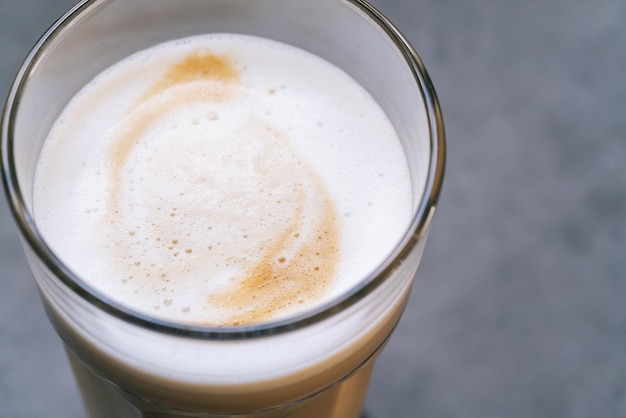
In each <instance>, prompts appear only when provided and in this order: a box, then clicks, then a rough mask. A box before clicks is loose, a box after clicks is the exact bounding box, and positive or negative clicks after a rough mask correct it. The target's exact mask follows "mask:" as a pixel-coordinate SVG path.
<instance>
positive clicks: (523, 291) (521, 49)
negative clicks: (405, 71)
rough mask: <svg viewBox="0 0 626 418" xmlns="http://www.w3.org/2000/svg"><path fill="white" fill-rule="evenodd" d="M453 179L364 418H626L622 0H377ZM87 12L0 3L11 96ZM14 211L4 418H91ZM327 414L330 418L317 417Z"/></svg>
mask: <svg viewBox="0 0 626 418" xmlns="http://www.w3.org/2000/svg"><path fill="white" fill-rule="evenodd" d="M371 2H372V3H373V4H374V5H375V6H376V7H377V8H378V9H379V10H380V11H382V12H383V13H384V14H385V15H387V16H388V17H389V18H390V19H391V20H392V21H393V22H394V23H395V24H396V25H397V26H398V27H399V29H400V30H401V31H402V32H403V33H404V34H405V35H406V36H407V38H408V39H409V40H410V41H411V42H412V44H413V45H414V47H415V48H416V50H417V51H418V53H419V55H420V56H421V58H422V59H423V61H424V63H425V65H426V67H427V68H428V71H429V73H430V76H431V78H432V80H433V82H434V85H435V87H436V89H437V92H438V94H439V99H440V102H441V106H442V110H443V114H444V119H445V122H446V130H447V139H448V166H447V174H446V179H445V183H444V190H443V194H442V197H441V200H440V205H439V211H438V213H437V216H436V217H435V222H434V224H433V227H432V232H431V235H430V239H429V242H428V245H427V248H426V252H425V254H424V259H423V262H422V265H421V267H420V271H419V273H418V277H417V281H416V284H415V286H414V288H413V293H412V298H411V301H410V303H409V306H408V308H407V311H406V313H405V315H404V317H403V319H402V321H401V323H400V325H399V327H398V329H397V331H396V333H395V335H394V338H392V340H391V342H390V344H389V345H388V347H387V348H386V350H385V351H384V353H383V355H382V357H381V358H380V360H379V361H378V363H377V368H376V371H375V375H374V378H373V380H372V383H371V386H370V393H369V397H368V400H367V403H366V416H367V417H368V418H420V417H426V418H430V417H432V418H444V417H446V418H447V417H476V418H478V417H480V418H488V417H515V418H517V417H534V418H543V417H546V418H547V417H550V418H555V417H576V418H579V417H581V418H582V417H624V416H626V303H625V302H626V77H625V74H626V2H624V1H623V0H596V1H593V2H592V1H588V0H544V1H539V0H527V1H513V0H500V1H498V0H465V1H461V0H457V1H453V0H371ZM73 3H74V1H73V0H54V1H50V0H0V54H1V58H0V98H1V99H2V100H4V98H5V97H6V95H7V93H8V90H9V88H10V84H11V82H12V79H13V77H14V75H15V73H16V72H17V70H18V67H19V65H20V63H21V61H22V60H23V58H24V57H25V56H26V54H27V52H28V50H29V49H30V48H31V47H32V45H33V44H34V43H35V42H36V40H37V39H38V37H39V36H40V35H41V34H42V33H43V32H44V31H45V29H46V28H48V27H49V26H50V25H51V24H52V23H53V22H54V21H55V20H56V18H58V17H59V16H60V15H61V14H62V13H63V12H64V11H65V10H67V9H68V8H69V7H71V5H72V4H73ZM84 416H85V415H84V412H83V410H82V406H81V403H80V398H79V396H78V392H77V388H76V386H75V383H74V381H73V377H72V375H71V372H70V370H69V366H68V364H67V360H66V359H65V355H64V353H63V350H62V346H61V343H60V341H59V340H58V338H57V336H56V335H55V333H54V331H53V330H52V327H51V326H50V325H49V323H48V321H47V319H46V318H45V314H44V313H43V310H42V308H41V305H40V302H39V299H38V295H37V291H36V289H35V285H34V280H33V279H32V278H31V277H30V273H29V270H28V267H27V264H26V261H25V258H24V256H23V254H22V249H21V247H20V243H19V240H18V235H17V229H16V227H14V225H13V220H12V218H11V216H10V214H9V210H8V207H7V204H6V202H5V200H4V199H1V200H0V417H7V418H9V417H10V418H14V417H28V418H43V417H64V418H80V417H84ZM320 418H323V417H320Z"/></svg>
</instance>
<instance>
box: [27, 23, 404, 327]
mask: <svg viewBox="0 0 626 418" xmlns="http://www.w3.org/2000/svg"><path fill="white" fill-rule="evenodd" d="M410 187H411V186H410V180H409V174H408V168H407V164H406V160H405V156H404V153H403V150H402V147H401V145H400V141H399V139H398V138H397V134H396V133H395V131H394V129H393V127H392V125H391V123H390V122H389V120H388V119H387V117H386V115H385V113H384V112H383V111H382V110H381V109H380V107H379V106H378V104H377V103H376V102H375V101H374V100H373V99H372V98H371V97H370V96H369V95H368V93H367V92H366V91H365V90H364V89H363V88H362V87H361V86H360V85H358V84H357V83H356V82H355V81H354V80H352V79H351V78H350V77H349V76H348V75H346V74H345V73H344V72H342V71H341V70H339V69H338V68H337V67H334V66H333V65H331V64H330V63H328V62H326V61H324V60H322V59H321V58H319V57H316V56H314V55H312V54H310V53H307V52H305V51H303V50H300V49H296V48H294V47H291V46H288V45H285V44H282V43H278V42H275V41H271V40H268V39H263V38H256V37H251V36H244V35H234V34H213V35H203V36H196V37H192V38H185V39H181V40H176V41H171V42H168V43H165V44H160V45H158V46H156V47H153V48H151V49H148V50H145V51H142V52H139V53H137V54H135V55H133V56H131V57H129V58H126V59H125V60H123V61H121V62H120V63H118V64H116V65H115V66H113V67H111V68H110V69H109V70H107V71H105V72H104V73H102V74H101V75H99V76H98V77H96V78H95V79H94V81H92V82H91V83H90V84H88V85H87V86H86V87H85V88H84V89H83V90H82V91H81V92H79V93H78V94H77V95H76V96H75V98H74V99H73V100H72V101H71V102H70V103H69V105H68V106H67V107H66V109H65V111H64V112H63V113H62V114H61V116H60V117H59V119H58V121H57V122H56V124H55V125H54V127H53V129H52V130H51V133H50V135H49V137H48V139H47V140H46V143H45V145H44V149H43V151H42V154H41V158H40V161H39V166H38V170H37V176H36V182H35V193H34V196H35V197H34V205H35V214H36V219H37V222H38V225H39V228H40V230H41V231H42V234H43V236H44V238H45V239H46V241H47V242H48V244H49V245H50V246H51V247H52V248H53V249H54V250H55V252H56V253H57V254H58V255H59V256H60V258H61V259H62V260H63V261H64V262H65V263H66V264H67V265H68V266H69V267H70V268H71V269H72V270H73V271H74V272H75V273H76V274H77V275H78V276H79V277H81V278H82V279H84V280H85V281H86V282H87V283H88V284H89V285H90V286H91V287H93V288H95V289H97V291H99V292H101V293H103V294H105V295H106V296H107V297H108V298H112V299H113V300H116V301H117V302H119V303H121V304H123V305H126V306H128V307H130V308H131V309H134V310H137V311H140V312H142V313H143V314H146V315H149V316H153V317H156V318H161V319H166V320H169V321H174V322H180V323H186V324H192V325H209V326H237V325H248V324H256V323H262V322H267V321H271V320H276V319H281V318H286V317H288V316H292V315H294V314H298V313H301V312H304V311H306V310H310V309H313V308H315V307H316V306H319V305H320V304H323V303H325V302H327V301H329V300H332V299H333V298H335V297H338V296H339V295H341V294H343V293H344V292H346V291H348V290H349V289H351V288H352V287H354V286H355V285H357V284H358V283H359V282H360V281H361V280H362V279H363V278H364V277H366V275H367V274H368V273H370V272H371V271H372V270H373V269H374V268H375V267H376V266H377V265H379V264H380V262H381V261H382V260H383V259H384V258H385V257H386V256H387V255H388V254H389V253H390V251H391V250H392V249H393V247H394V246H395V245H396V243H397V242H398V240H399V238H400V237H401V236H402V234H403V233H404V230H405V228H406V225H407V224H408V223H409V220H410V216H411V209H412V208H411V205H412V204H411V189H410Z"/></svg>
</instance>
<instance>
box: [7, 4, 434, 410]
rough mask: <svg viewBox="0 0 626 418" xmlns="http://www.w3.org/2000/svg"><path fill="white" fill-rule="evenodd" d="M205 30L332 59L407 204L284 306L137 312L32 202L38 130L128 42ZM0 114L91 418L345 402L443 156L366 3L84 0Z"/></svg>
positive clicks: (127, 49)
mask: <svg viewBox="0 0 626 418" xmlns="http://www.w3.org/2000/svg"><path fill="white" fill-rule="evenodd" d="M211 32H231V33H243V34H251V35H256V36H261V37H266V38H270V39H274V40H277V41H281V42H284V43H288V44H291V45H294V46H296V47H300V48H302V49H305V50H308V51H310V52H312V53H314V54H317V55H319V56H321V57H323V58H325V59H326V60H328V61H330V62H332V63H334V64H335V65H337V66H338V67H340V68H342V69H343V70H344V71H346V72H347V73H348V74H350V75H351V76H352V77H353V78H354V79H356V80H357V81H358V82H359V83H361V84H362V85H363V86H364V87H365V88H366V89H367V90H368V91H369V92H370V93H371V94H372V96H373V97H374V98H375V99H376V100H377V101H378V103H379V104H380V106H381V107H382V108H383V109H384V110H385V111H386V113H387V115H388V116H389V118H390V120H391V121H392V123H393V125H394V127H395V129H396V130H397V132H398V134H399V136H400V138H401V141H402V145H403V147H404V151H405V154H406V159H407V162H408V166H409V169H410V175H411V180H412V193H413V208H412V218H411V221H410V224H408V225H407V226H406V231H405V233H404V236H403V237H402V239H401V241H400V242H399V244H398V245H397V247H396V248H395V249H394V250H393V252H392V253H391V255H390V256H389V257H388V258H387V259H386V260H385V261H384V262H383V263H382V264H381V265H379V266H378V267H377V268H376V269H375V270H374V271H372V272H371V273H370V274H369V275H368V276H367V277H364V278H363V280H362V281H361V282H360V283H359V284H358V285H357V286H355V287H354V288H353V289H351V290H350V291H349V292H347V293H346V294H344V295H342V296H340V297H338V298H336V299H334V300H332V301H329V302H328V303H326V304H325V305H323V306H321V307H320V308H317V309H315V310H313V311H310V312H306V313H304V314H300V315H298V316H295V317H292V318H288V319H285V320H280V321H274V322H270V323H265V324H261V325H252V326H243V327H222V328H211V327H200V326H191V325H181V324H178V323H173V322H167V321H164V320H160V319H155V318H151V317H149V316H147V315H145V314H141V313H138V312H135V311H133V310H131V309H129V308H127V307H125V306H121V305H119V304H118V303H116V302H113V301H112V300H110V299H109V298H108V297H107V296H105V295H103V294H102V293H100V292H99V291H97V290H95V289H93V288H91V287H90V286H89V285H88V284H86V282H85V281H84V280H83V279H82V278H81V277H78V276H77V275H75V274H74V273H73V272H72V271H71V270H70V269H69V268H68V267H67V266H66V265H64V264H63V263H62V262H61V261H60V260H59V258H57V256H56V255H55V253H54V252H53V251H51V249H50V248H49V247H48V246H47V244H46V242H45V241H44V240H43V239H42V237H41V235H40V232H39V230H38V227H37V222H36V221H35V219H34V217H33V212H32V209H33V207H32V195H33V178H34V172H35V168H36V165H37V160H38V157H39V154H40V151H41V148H42V143H43V141H44V139H45V138H46V136H47V134H48V132H49V130H50V128H51V126H52V124H53V123H54V121H55V120H56V119H57V117H58V116H59V114H60V112H61V111H62V109H63V108H64V106H65V105H66V104H67V103H68V101H69V100H70V99H71V98H72V97H73V96H74V94H75V93H76V92H77V91H78V90H79V89H80V88H81V87H82V86H83V85H84V84H85V83H87V82H88V81H89V80H91V79H92V78H93V77H94V76H95V75H97V74H98V73H100V72H101V71H102V70H104V69H105V68H107V67H109V66H110V65H112V64H113V63H115V62H117V61H119V60H121V59H122V58H124V57H126V56H128V55H130V54H132V53H134V52H136V51H138V50H141V49H145V48H147V47H150V46H153V45H155V44H158V43H161V42H164V41H167V40H171V39H175V38H183V37H187V36H191V35H196V34H202V33H211ZM2 123H3V124H2V167H3V181H4V185H5V188H6V192H7V197H8V200H9V202H10V205H11V208H12V211H13V214H14V216H15V219H16V221H17V224H18V226H19V228H20V231H21V234H22V238H23V242H24V248H25V252H26V254H27V257H28V260H29V263H30V265H31V268H32V271H33V273H34V276H35V279H36V281H37V284H38V287H39V289H40V293H41V297H42V300H43V303H44V305H45V308H46V311H47V313H48V316H49V318H50V320H51V321H52V323H53V325H54V327H55V328H56V330H57V332H58V334H59V335H60V337H61V338H62V340H63V342H64V343H65V346H66V348H67V353H68V356H69V358H70V361H71V364H72V366H73V368H74V372H75V374H76V377H77V379H78V382H79V386H80V388H81V391H82V393H83V398H84V402H85V405H86V408H87V410H88V411H89V414H90V416H91V417H92V418H98V417H103V418H104V417H106V418H110V417H221V416H229V417H299V418H307V417H311V418H312V417H316V418H319V417H326V418H356V417H358V416H359V414H360V411H361V408H362V403H363V399H364V397H365V393H366V389H367V384H368V380H369V376H370V373H371V371H372V366H373V363H374V360H375V358H376V356H377V355H378V353H379V352H380V350H381V349H382V347H383V346H384V344H385V342H386V341H387V339H388V338H389V336H390V334H391V332H392V330H393V328H394V326H395V325H396V323H397V321H398V319H399V318H400V315H401V313H402V311H403V309H404V305H405V303H406V301H407V298H408V295H409V291H410V288H411V284H412V282H413V279H414V276H415V273H416V270H417V267H418V264H419V261H420V258H421V255H422V251H423V248H424V243H425V239H426V235H427V231H428V229H429V225H430V222H431V220H432V217H433V214H434V210H435V205H436V202H437V197H438V195H439V191H440V187H441V182H442V178H443V171H444V159H445V158H444V133H443V122H442V119H441V115H440V111H439V107H438V104H437V99H436V96H435V92H434V90H433V87H432V85H431V83H430V80H429V78H428V75H427V73H426V70H425V69H424V67H423V65H422V63H421V62H420V60H419V58H418V56H417V55H416V53H415V52H414V51H413V49H412V48H411V46H410V45H409V44H408V43H407V41H406V40H405V39H404V38H403V37H402V35H401V34H400V33H399V32H398V31H397V30H396V29H395V28H394V27H393V26H392V24H391V23H390V22H389V21H388V20H387V19H386V18H385V17H383V16H382V15H381V14H380V13H379V12H377V11H376V10H375V9H374V8H373V7H372V6H370V5H369V4H367V3H366V2H365V1H362V0H315V1H311V0H132V1H128V0H94V1H88V0H85V1H82V2H80V3H79V4H77V5H76V6H75V7H74V8H73V9H72V10H70V11H69V12H68V13H67V14H66V15H65V16H63V17H62V18H61V19H60V20H59V21H58V22H57V23H56V24H55V25H54V26H53V27H52V28H50V29H49V30H48V31H47V32H46V33H45V34H44V36H43V37H42V38H41V40H40V41H39V42H38V43H37V44H36V46H35V47H34V49H33V50H32V52H31V53H30V54H29V55H28V57H27V59H26V61H25V63H24V65H23V66H22V68H21V70H20V72H19V74H18V75H17V78H16V81H15V83H14V85H13V88H12V90H11V92H10V94H9V98H8V101H7V105H6V107H5V111H4V115H3V121H2ZM371 239H372V240H376V237H371ZM346 330H348V331H346ZM294 347H297V349H294ZM225 352H228V354H229V355H228V356H227V357H225V356H224V355H223V353H225ZM267 353H273V354H274V355H272V356H268V355H267ZM276 353H280V355H275V354H276ZM226 358H228V359H233V358H235V359H236V361H231V360H228V361H225V359H226Z"/></svg>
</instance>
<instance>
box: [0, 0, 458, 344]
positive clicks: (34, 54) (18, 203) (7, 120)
mask: <svg viewBox="0 0 626 418" xmlns="http://www.w3.org/2000/svg"><path fill="white" fill-rule="evenodd" d="M103 1H106V0H81V1H80V2H79V3H77V4H76V5H75V6H74V7H72V8H71V9H70V10H69V11H67V12H66V13H65V14H64V15H63V16H61V17H60V18H59V19H58V20H57V21H56V22H55V23H54V24H53V25H52V26H51V27H50V28H49V29H48V30H47V31H46V32H45V33H44V34H43V35H42V37H41V38H40V39H39V40H38V41H37V43H36V44H35V46H34V47H33V48H32V49H31V51H30V52H29V54H28V55H27V57H26V59H25V60H24V62H23V63H22V65H21V67H20V69H19V71H18V73H17V75H16V77H15V80H14V82H13V84H12V87H11V90H10V92H9V94H8V97H7V101H6V104H5V107H4V111H3V115H2V125H1V129H2V131H1V137H0V141H1V143H0V154H1V160H2V161H1V163H2V181H3V184H4V189H5V194H6V197H7V201H8V203H9V206H10V209H11V212H12V214H13V217H14V219H15V221H16V223H17V225H18V228H19V231H20V233H21V235H22V238H23V240H25V242H26V243H27V244H28V246H29V247H30V248H31V249H32V250H33V252H34V253H35V254H36V256H37V257H38V258H39V260H40V261H41V262H43V263H44V265H45V266H46V267H47V268H48V269H49V270H50V272H51V273H53V274H54V275H55V277H56V278H57V279H59V280H60V281H61V282H62V283H63V284H64V285H65V286H67V287H68V288H69V290H71V291H72V292H74V293H75V294H77V295H78V296H79V297H80V298H81V299H83V300H85V301H87V302H88V303H90V304H91V305H93V306H94V307H96V308H98V309H100V310H102V311H104V312H106V313H108V314H111V315H113V316H114V317H117V318H118V319H121V320H123V321H125V322H128V323H131V324H134V325H136V326H139V327H142V328H145V329H149V330H152V331H156V332H160V333H166V334H171V335H178V336H184V337H189V338H196V339H206V340H241V339H250V338H256V337H263V336H269V335H276V334H281V333H285V332H289V331H293V330H297V329H300V328H304V327H306V326H309V325H312V324H315V323H318V322H320V321H322V320H324V319H326V318H329V317H332V316H334V315H336V314H338V313H339V312H342V311H344V310H346V309H347V308H349V307H351V306H353V305H354V304H356V303H357V302H359V301H360V300H362V299H364V298H365V297H366V296H367V295H369V294H370V293H372V292H373V291H374V290H375V289H377V288H378V287H379V286H380V285H381V284H382V283H384V282H385V281H386V280H387V278H388V277H389V276H390V275H391V274H392V272H393V271H394V270H395V269H396V267H397V265H398V264H400V263H401V262H402V261H403V260H404V259H405V258H406V257H407V256H408V255H409V254H410V252H411V251H412V249H413V248H414V247H415V246H416V245H417V244H418V243H419V242H420V241H421V240H422V239H424V238H425V235H426V232H427V231H428V228H429V226H430V222H431V220H432V217H433V215H434V211H435V207H436V205H437V202H438V199H439V195H440V191H441V186H442V182H443V176H444V171H445V153H446V145H445V133H444V125H443V118H442V115H441V110H440V107H439V102H438V99H437V95H436V93H435V90H434V87H433V85H432V82H431V80H430V77H429V75H428V73H427V71H426V68H425V66H424V64H423V63H422V61H421V59H420V58H419V56H418V55H417V53H416V52H415V50H414V49H413V47H412V46H411V44H410V43H409V42H408V40H407V39H406V38H405V37H404V36H403V35H402V33H401V32H400V31H399V30H398V29H397V28H396V27H395V26H394V25H393V24H392V23H391V22H390V21H389V20H388V19H387V18H386V17H385V16H384V15H383V14H382V13H380V12H379V11H378V10H377V9H376V8H374V7H373V6H372V5H370V4H369V3H368V2H367V1H366V0H338V1H341V2H343V3H348V4H350V5H353V6H355V7H356V8H357V9H358V10H359V11H361V12H362V13H364V14H365V15H366V16H367V18H369V19H370V20H371V22H373V24H374V25H375V26H377V27H378V28H379V29H381V30H382V31H383V32H384V34H385V35H386V37H387V38H388V40H390V41H391V42H392V43H393V44H394V46H395V47H396V48H398V50H399V51H400V53H401V54H402V57H403V59H404V61H405V62H406V65H407V67H408V68H409V69H410V70H411V73H412V74H413V78H414V80H415V82H416V83H417V87H418V90H419V91H420V93H421V96H422V101H423V102H424V105H425V109H426V116H427V121H428V132H429V137H430V138H429V140H430V156H429V159H428V163H429V167H428V171H427V177H426V185H425V187H424V191H423V195H422V197H421V200H420V202H419V205H418V207H417V210H415V211H414V213H413V216H412V218H411V222H410V224H409V226H408V228H407V229H406V231H405V233H404V235H403V237H402V239H401V240H400V241H399V243H398V244H397V245H396V247H395V248H394V249H393V251H392V252H391V253H390V254H389V255H388V256H387V257H386V258H385V260H384V261H383V262H382V263H380V264H379V265H378V267H377V268H376V269H375V270H374V271H372V272H370V273H369V274H368V275H367V276H365V277H364V278H363V279H361V280H360V281H359V283H358V284H357V285H356V286H354V287H353V288H351V289H350V290H349V291H348V292H345V293H343V294H341V295H340V296H338V297H335V298H333V299H331V300H329V301H328V302H326V303H324V304H322V305H320V306H318V307H317V308H314V309H311V310H307V311H305V312H302V313H299V314H297V315H294V316H290V317H287V318H284V319H278V320H272V321H268V322H263V323H259V324H252V325H244V326H222V327H219V326H201V325H189V324H183V323H179V322H174V321H167V320H163V319H159V318H155V317H152V316H150V315H148V314H145V313H142V312H139V311H136V310H134V309H132V308H129V307H126V306H124V305H122V304H120V303H119V302H116V301H114V300H113V299H111V298H109V297H108V296H106V295H104V294H102V293H101V292H99V291H98V290H96V289H94V288H92V287H90V286H89V285H87V284H86V283H85V282H84V281H83V280H82V279H81V278H80V277H78V276H77V275H76V274H74V273H73V272H72V271H71V270H70V269H69V268H68V267H67V266H66V265H65V264H64V263H63V262H62V261H61V260H60V259H59V258H58V257H57V256H56V254H55V253H54V252H53V251H52V250H51V249H50V248H49V247H48V246H47V244H46V243H45V241H44V240H43V238H42V236H41V235H40V233H39V231H38V228H37V225H36V223H35V221H34V219H33V216H32V214H31V213H30V211H29V210H28V209H27V207H26V204H25V202H24V198H23V195H22V191H21V189H20V187H19V182H18V179H17V173H16V168H15V163H14V159H13V153H14V149H13V143H14V129H15V123H16V119H17V113H18V110H19V104H20V100H21V97H22V94H23V92H24V90H25V89H26V86H27V85H28V82H29V77H30V73H31V71H32V70H33V69H34V68H35V66H36V65H37V63H38V62H39V60H40V59H41V57H42V56H43V55H44V53H45V51H46V48H47V45H48V44H49V43H50V42H52V41H53V40H54V39H55V38H56V36H58V35H59V34H60V33H61V32H62V31H63V30H64V29H65V28H66V27H68V26H69V25H70V24H71V22H72V21H74V20H75V19H77V18H79V17H80V16H81V15H82V14H84V13H86V12H87V11H88V10H90V9H91V8H92V7H95V6H96V5H97V4H99V3H102V2H103Z"/></svg>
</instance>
